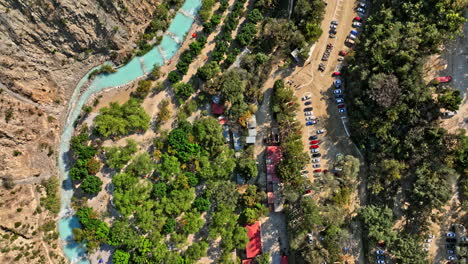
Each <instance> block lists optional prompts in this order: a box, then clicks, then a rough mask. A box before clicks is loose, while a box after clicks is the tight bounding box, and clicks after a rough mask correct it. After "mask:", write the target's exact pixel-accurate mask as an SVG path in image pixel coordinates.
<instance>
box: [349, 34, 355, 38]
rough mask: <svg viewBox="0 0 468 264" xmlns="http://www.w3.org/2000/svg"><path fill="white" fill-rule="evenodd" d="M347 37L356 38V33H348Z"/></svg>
mask: <svg viewBox="0 0 468 264" xmlns="http://www.w3.org/2000/svg"><path fill="white" fill-rule="evenodd" d="M348 38H350V39H356V35H353V34H349V35H348Z"/></svg>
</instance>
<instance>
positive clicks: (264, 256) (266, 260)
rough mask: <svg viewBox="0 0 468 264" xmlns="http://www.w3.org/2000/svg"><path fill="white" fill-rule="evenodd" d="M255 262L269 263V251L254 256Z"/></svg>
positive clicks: (256, 263)
mask: <svg viewBox="0 0 468 264" xmlns="http://www.w3.org/2000/svg"><path fill="white" fill-rule="evenodd" d="M254 263H255V264H269V263H270V253H263V254H261V255H258V256H256V257H255V262H254Z"/></svg>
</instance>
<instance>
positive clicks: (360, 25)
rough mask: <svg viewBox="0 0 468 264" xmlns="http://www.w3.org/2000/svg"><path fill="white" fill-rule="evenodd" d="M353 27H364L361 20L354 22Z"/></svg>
mask: <svg viewBox="0 0 468 264" xmlns="http://www.w3.org/2000/svg"><path fill="white" fill-rule="evenodd" d="M353 27H355V28H358V27H362V23H361V22H357V21H356V22H353Z"/></svg>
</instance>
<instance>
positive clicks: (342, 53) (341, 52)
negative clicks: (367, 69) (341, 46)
mask: <svg viewBox="0 0 468 264" xmlns="http://www.w3.org/2000/svg"><path fill="white" fill-rule="evenodd" d="M338 54H340V56H346V52H344V51H342V50H340V52H339V53H338Z"/></svg>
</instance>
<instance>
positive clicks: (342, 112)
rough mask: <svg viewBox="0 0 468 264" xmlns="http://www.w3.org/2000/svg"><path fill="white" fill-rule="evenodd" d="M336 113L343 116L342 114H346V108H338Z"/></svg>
mask: <svg viewBox="0 0 468 264" xmlns="http://www.w3.org/2000/svg"><path fill="white" fill-rule="evenodd" d="M338 113H340V114H342V115H344V113H346V108H340V109H338Z"/></svg>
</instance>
